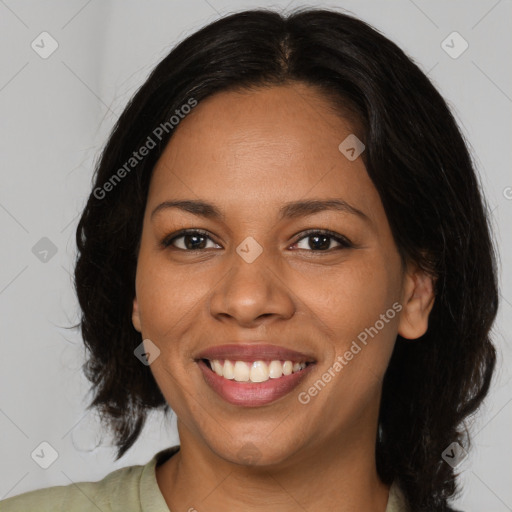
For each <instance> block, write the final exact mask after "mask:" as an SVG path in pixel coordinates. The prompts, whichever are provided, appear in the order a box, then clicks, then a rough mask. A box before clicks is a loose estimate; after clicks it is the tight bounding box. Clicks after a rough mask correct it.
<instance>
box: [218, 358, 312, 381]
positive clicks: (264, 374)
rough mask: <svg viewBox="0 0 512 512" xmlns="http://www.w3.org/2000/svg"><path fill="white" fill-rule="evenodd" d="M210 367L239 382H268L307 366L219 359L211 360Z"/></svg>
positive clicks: (280, 362)
mask: <svg viewBox="0 0 512 512" xmlns="http://www.w3.org/2000/svg"><path fill="white" fill-rule="evenodd" d="M210 367H211V368H212V370H213V371H214V372H215V373H216V374H217V375H219V376H221V377H224V378H225V379H229V380H233V379H234V380H236V381H237V382H266V381H268V380H269V379H279V378H280V377H282V376H283V375H290V374H292V373H296V372H299V371H301V370H303V369H304V368H306V363H305V362H292V361H283V362H282V361H278V360H273V361H270V362H265V361H261V360H259V361H254V362H253V363H247V362H245V361H229V360H227V359H226V360H225V361H224V362H221V361H219V360H217V359H215V360H213V361H210Z"/></svg>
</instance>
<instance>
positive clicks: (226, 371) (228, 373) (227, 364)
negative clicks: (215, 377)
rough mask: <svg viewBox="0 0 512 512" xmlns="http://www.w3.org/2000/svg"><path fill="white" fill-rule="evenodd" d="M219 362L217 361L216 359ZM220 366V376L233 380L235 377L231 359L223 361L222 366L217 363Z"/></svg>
mask: <svg viewBox="0 0 512 512" xmlns="http://www.w3.org/2000/svg"><path fill="white" fill-rule="evenodd" d="M217 362H218V363H219V361H217ZM219 365H220V367H221V368H222V373H221V374H220V376H221V377H224V378H225V379H229V380H233V379H234V378H235V368H234V367H233V363H232V362H231V361H227V360H226V361H224V367H222V365H221V364H220V363H219Z"/></svg>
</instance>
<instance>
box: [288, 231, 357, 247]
mask: <svg viewBox="0 0 512 512" xmlns="http://www.w3.org/2000/svg"><path fill="white" fill-rule="evenodd" d="M303 235H304V233H303ZM302 241H305V242H302ZM333 242H334V244H338V245H337V246H336V245H333ZM300 243H303V246H302V247H300V246H299V247H297V249H300V250H311V251H314V252H327V251H330V250H332V249H336V248H341V249H347V248H349V247H353V245H352V243H351V242H350V241H349V240H348V239H346V238H345V237H344V236H342V235H339V234H337V233H333V232H331V231H318V230H317V231H309V232H306V234H305V236H302V237H301V238H300V239H299V240H298V241H297V242H295V244H294V245H298V244H300Z"/></svg>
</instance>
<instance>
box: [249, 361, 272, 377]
mask: <svg viewBox="0 0 512 512" xmlns="http://www.w3.org/2000/svg"><path fill="white" fill-rule="evenodd" d="M268 379H269V371H268V366H267V363H265V362H264V361H254V363H252V366H251V374H250V380H251V382H265V381H266V380H268Z"/></svg>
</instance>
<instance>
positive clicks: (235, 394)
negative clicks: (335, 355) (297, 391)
mask: <svg viewBox="0 0 512 512" xmlns="http://www.w3.org/2000/svg"><path fill="white" fill-rule="evenodd" d="M197 364H198V365H199V368H201V371H202V372H203V376H204V379H205V381H206V383H207V384H208V385H209V386H210V387H211V388H212V389H213V390H214V391H215V392H216V393H217V394H218V395H220V396H221V397H222V398H223V399H224V400H225V401H226V402H228V403H230V404H233V405H239V406H242V407H258V406H260V405H266V404H270V403H272V402H275V401H276V400H279V398H282V397H283V396H285V395H287V394H288V393H290V392H291V391H292V390H293V389H294V388H296V387H297V386H298V385H299V383H300V381H301V380H302V379H303V378H304V377H305V376H306V375H307V374H308V373H309V371H310V370H311V368H312V367H313V366H314V365H313V364H308V365H307V366H306V368H304V369H303V370H301V371H299V372H296V373H291V374H290V375H283V376H282V377H279V378H278V379H269V380H267V381H265V382H237V381H236V380H229V379H225V378H224V377H221V376H220V375H217V374H216V373H215V372H214V371H212V370H211V369H210V367H209V366H208V365H207V364H206V363H205V362H204V361H203V360H200V361H197Z"/></svg>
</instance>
